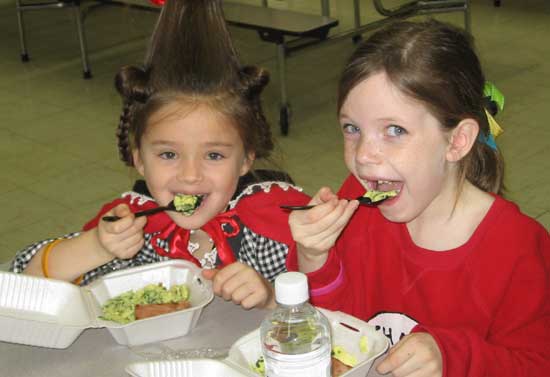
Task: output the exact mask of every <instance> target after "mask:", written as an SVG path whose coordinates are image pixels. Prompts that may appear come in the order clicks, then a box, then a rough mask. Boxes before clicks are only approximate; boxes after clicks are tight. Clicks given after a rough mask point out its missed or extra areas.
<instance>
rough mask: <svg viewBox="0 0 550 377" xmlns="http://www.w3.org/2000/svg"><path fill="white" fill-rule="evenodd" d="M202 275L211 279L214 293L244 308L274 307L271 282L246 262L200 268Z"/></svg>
mask: <svg viewBox="0 0 550 377" xmlns="http://www.w3.org/2000/svg"><path fill="white" fill-rule="evenodd" d="M202 276H204V277H205V278H206V279H208V280H212V289H213V290H214V294H216V295H217V296H221V297H223V298H224V299H225V300H231V301H233V302H234V303H235V304H237V305H241V306H242V307H243V308H244V309H250V308H270V309H273V308H274V307H275V297H274V294H273V287H272V285H271V283H270V282H269V281H268V280H267V279H265V278H264V277H263V276H262V275H260V273H259V272H257V271H256V270H255V269H253V268H252V267H250V266H248V265H246V264H243V263H240V262H235V263H231V264H230V265H227V266H225V267H224V268H222V269H221V270H217V269H214V270H202Z"/></svg>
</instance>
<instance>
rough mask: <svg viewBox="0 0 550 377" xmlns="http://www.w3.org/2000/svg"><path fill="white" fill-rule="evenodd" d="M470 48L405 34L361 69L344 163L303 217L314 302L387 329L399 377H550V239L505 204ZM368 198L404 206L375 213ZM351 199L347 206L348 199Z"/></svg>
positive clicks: (399, 29)
mask: <svg viewBox="0 0 550 377" xmlns="http://www.w3.org/2000/svg"><path fill="white" fill-rule="evenodd" d="M484 84H485V78H484V75H483V73H482V70H481V66H480V62H479V60H478V58H477V56H476V54H475V52H474V49H473V42H472V38H471V36H470V35H468V34H466V33H465V32H464V31H462V30H460V29H458V28H456V27H454V26H451V25H448V24H445V23H441V22H437V21H435V20H430V21H425V22H418V23H416V22H398V23H395V24H392V25H390V26H388V27H386V28H384V29H382V30H380V31H378V32H376V33H374V34H373V35H372V36H371V37H370V38H368V40H366V41H365V42H364V43H363V44H362V45H361V46H360V47H359V48H358V49H357V51H355V53H354V54H353V55H352V56H351V58H350V60H349V62H348V64H347V65H346V67H345V69H344V72H343V75H342V78H341V81H340V92H339V100H338V113H339V120H340V126H341V128H342V133H343V137H344V160H345V163H346V165H347V167H348V169H349V170H350V173H351V174H350V176H349V178H348V179H347V180H346V181H345V182H344V184H343V186H342V187H341V188H340V190H339V192H338V194H337V195H335V194H333V193H332V192H331V191H330V190H329V189H328V188H323V189H321V190H320V191H319V192H318V193H317V195H316V196H315V197H314V198H313V199H312V201H311V202H312V204H317V205H316V206H315V207H314V208H313V209H310V210H308V211H295V212H293V213H292V214H291V216H290V226H291V230H292V234H293V236H294V239H295V240H296V243H297V248H296V252H291V254H290V255H289V268H292V269H300V270H301V271H303V272H306V273H308V278H309V283H310V288H311V294H310V295H311V300H312V302H313V303H314V304H316V305H319V306H322V307H326V308H328V309H332V310H341V311H344V312H347V313H349V314H351V315H354V316H357V317H359V318H361V319H363V320H365V321H368V322H369V323H371V324H373V325H375V326H377V328H379V329H380V331H383V332H384V334H386V335H387V336H388V337H389V338H390V340H391V343H392V344H393V345H394V347H393V348H392V349H391V350H390V352H389V354H388V355H387V356H386V357H385V360H383V361H382V362H381V363H380V364H379V365H378V372H380V373H383V374H387V373H391V375H392V376H396V377H403V376H409V377H440V376H444V377H487V376H499V377H504V376H509V377H512V376H513V377H517V376H537V377H542V376H546V375H548V370H550V349H549V347H548V344H550V300H549V299H548V298H549V293H550V274H549V272H550V271H549V269H550V237H549V235H548V232H547V231H546V230H545V229H544V228H543V227H542V226H541V225H540V224H538V223H537V222H536V221H535V220H533V219H531V218H529V217H528V216H526V215H524V214H522V213H521V212H520V210H519V208H518V207H517V206H516V205H515V204H513V203H511V202H509V201H507V200H506V199H504V198H503V197H502V196H501V192H502V172H503V169H502V157H501V154H500V151H499V150H498V148H497V147H496V145H495V143H494V136H493V135H492V133H491V130H490V124H489V122H490V121H492V117H491V115H489V113H488V112H487V111H486V106H487V101H486V98H485V96H484ZM365 191H383V192H389V191H394V192H395V193H396V194H397V195H396V196H394V197H393V198H391V199H388V200H386V201H384V202H383V203H381V204H380V205H378V206H377V207H367V206H359V203H358V201H357V200H347V199H352V198H357V197H359V196H361V195H363V194H364V193H365ZM344 198H347V199H344Z"/></svg>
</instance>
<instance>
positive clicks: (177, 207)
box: [101, 194, 204, 222]
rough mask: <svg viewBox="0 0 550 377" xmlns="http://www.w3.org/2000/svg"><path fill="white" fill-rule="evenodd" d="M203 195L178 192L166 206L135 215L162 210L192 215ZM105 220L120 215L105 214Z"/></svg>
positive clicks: (152, 213)
mask: <svg viewBox="0 0 550 377" xmlns="http://www.w3.org/2000/svg"><path fill="white" fill-rule="evenodd" d="M203 197H204V196H203V195H188V194H176V196H175V197H174V199H173V200H172V201H171V202H170V203H169V204H168V205H167V206H164V207H156V208H151V209H146V210H144V211H140V212H136V213H134V216H135V217H141V216H149V215H154V214H155V213H158V212H162V211H175V212H179V213H181V214H183V215H184V216H191V215H192V214H193V213H195V210H196V209H197V208H198V207H199V206H200V204H201V203H202V199H203ZM101 219H102V220H103V221H108V222H113V221H117V220H120V217H118V216H103V217H102V218H101Z"/></svg>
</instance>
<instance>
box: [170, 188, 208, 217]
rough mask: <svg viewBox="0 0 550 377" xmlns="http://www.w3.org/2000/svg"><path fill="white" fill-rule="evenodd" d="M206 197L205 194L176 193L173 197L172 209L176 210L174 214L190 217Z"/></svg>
mask: <svg viewBox="0 0 550 377" xmlns="http://www.w3.org/2000/svg"><path fill="white" fill-rule="evenodd" d="M206 197H207V195H206V194H181V193H178V194H176V195H175V196H174V207H175V208H176V212H179V213H181V214H182V215H184V216H192V215H193V214H194V213H195V211H196V210H197V209H198V208H199V207H200V206H201V204H202V202H203V201H204V199H205V198H206Z"/></svg>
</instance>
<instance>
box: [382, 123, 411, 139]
mask: <svg viewBox="0 0 550 377" xmlns="http://www.w3.org/2000/svg"><path fill="white" fill-rule="evenodd" d="M386 130H387V132H388V135H389V136H402V135H405V134H406V133H407V130H405V129H404V128H403V127H400V126H397V125H395V124H391V125H389V126H388V127H387V129H386Z"/></svg>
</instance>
